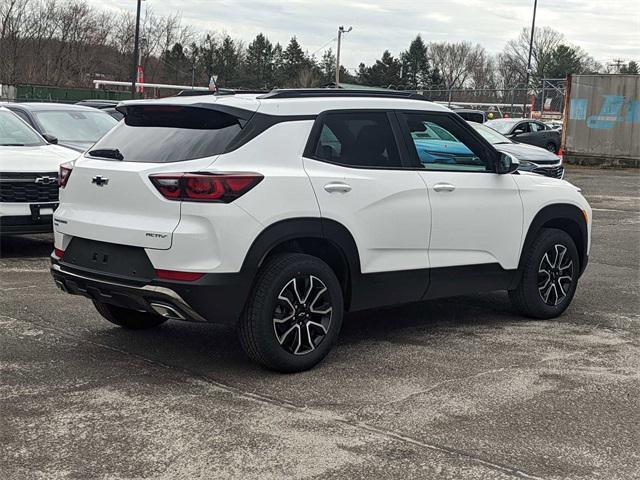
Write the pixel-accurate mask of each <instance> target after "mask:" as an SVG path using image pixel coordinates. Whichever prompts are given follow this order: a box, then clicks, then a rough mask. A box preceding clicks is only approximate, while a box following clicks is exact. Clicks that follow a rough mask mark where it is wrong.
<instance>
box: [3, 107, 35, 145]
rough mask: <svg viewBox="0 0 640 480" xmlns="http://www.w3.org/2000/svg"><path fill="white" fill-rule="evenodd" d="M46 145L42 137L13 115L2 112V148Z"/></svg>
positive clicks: (5, 111)
mask: <svg viewBox="0 0 640 480" xmlns="http://www.w3.org/2000/svg"><path fill="white" fill-rule="evenodd" d="M44 144H45V142H44V140H43V139H42V137H40V135H38V134H37V133H36V132H34V131H33V130H31V129H30V128H29V127H27V126H26V125H25V124H24V122H23V121H22V120H20V119H19V118H18V117H16V116H15V115H14V114H13V113H11V112H9V111H7V110H4V111H0V147H1V146H10V145H15V146H19V147H35V146H37V145H44Z"/></svg>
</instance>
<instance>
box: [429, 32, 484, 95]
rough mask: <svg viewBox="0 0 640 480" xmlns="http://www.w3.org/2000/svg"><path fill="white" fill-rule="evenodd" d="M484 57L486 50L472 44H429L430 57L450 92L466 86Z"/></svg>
mask: <svg viewBox="0 0 640 480" xmlns="http://www.w3.org/2000/svg"><path fill="white" fill-rule="evenodd" d="M483 55H484V48H482V47H481V46H480V45H475V46H474V45H473V44H472V43H471V42H459V43H449V42H440V43H431V44H429V56H430V58H431V59H432V60H433V65H434V67H436V68H437V69H438V70H439V72H440V75H441V76H442V80H443V81H444V85H445V87H446V88H447V89H448V90H449V89H452V88H462V87H464V86H466V84H467V79H469V77H470V76H471V75H472V72H473V71H474V70H475V69H476V68H477V66H478V64H479V63H480V62H481V61H482V56H483Z"/></svg>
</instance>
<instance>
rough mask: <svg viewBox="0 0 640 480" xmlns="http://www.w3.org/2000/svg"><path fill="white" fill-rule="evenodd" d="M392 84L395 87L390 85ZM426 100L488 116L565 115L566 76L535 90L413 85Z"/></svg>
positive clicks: (549, 80)
mask: <svg viewBox="0 0 640 480" xmlns="http://www.w3.org/2000/svg"><path fill="white" fill-rule="evenodd" d="M389 88H394V86H393V85H391V86H390V87H389ZM407 91H411V92H415V93H417V94H419V95H423V96H424V97H425V98H426V99H427V100H430V101H432V102H438V103H442V104H445V105H447V106H450V107H452V108H467V109H472V110H482V111H484V112H486V113H487V117H488V118H503V117H511V118H521V117H532V118H541V119H545V120H554V119H557V120H560V119H562V115H563V110H564V97H565V80H564V79H544V80H543V81H542V82H541V83H540V85H539V86H538V87H537V88H536V89H534V90H533V91H531V90H529V89H527V88H525V87H524V85H519V86H515V87H512V88H451V89H435V90H424V89H410V90H407Z"/></svg>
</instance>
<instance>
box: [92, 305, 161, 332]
mask: <svg viewBox="0 0 640 480" xmlns="http://www.w3.org/2000/svg"><path fill="white" fill-rule="evenodd" d="M93 305H94V306H95V307H96V310H98V313H99V314H100V315H102V316H103V317H104V318H106V319H107V320H109V321H110V322H111V323H113V324H115V325H118V326H119V327H123V328H127V329H129V330H146V329H148V328H153V327H157V326H158V325H160V324H162V323H164V322H166V321H167V319H166V318H163V317H161V316H160V315H153V314H152V313H147V312H138V311H137V310H131V309H129V308H123V307H118V306H116V305H110V304H108V303H102V302H98V301H96V300H94V301H93Z"/></svg>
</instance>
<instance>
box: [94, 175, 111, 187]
mask: <svg viewBox="0 0 640 480" xmlns="http://www.w3.org/2000/svg"><path fill="white" fill-rule="evenodd" d="M91 183H95V184H96V185H97V186H99V187H104V186H105V185H106V184H107V183H109V179H108V178H105V177H103V176H102V175H96V176H95V177H93V178H92V179H91Z"/></svg>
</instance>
